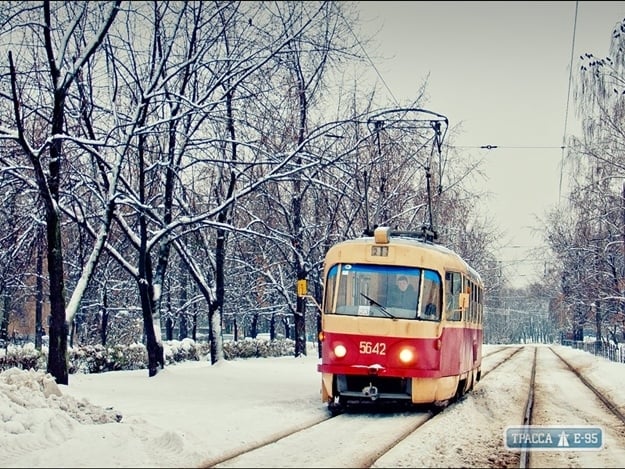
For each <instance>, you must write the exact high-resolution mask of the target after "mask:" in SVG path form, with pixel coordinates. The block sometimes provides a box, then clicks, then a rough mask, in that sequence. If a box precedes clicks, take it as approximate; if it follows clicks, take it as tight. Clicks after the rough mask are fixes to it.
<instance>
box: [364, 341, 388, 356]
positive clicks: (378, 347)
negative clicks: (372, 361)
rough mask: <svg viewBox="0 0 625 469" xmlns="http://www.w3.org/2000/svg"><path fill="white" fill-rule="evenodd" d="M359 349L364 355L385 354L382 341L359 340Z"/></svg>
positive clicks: (384, 346)
mask: <svg viewBox="0 0 625 469" xmlns="http://www.w3.org/2000/svg"><path fill="white" fill-rule="evenodd" d="M359 351H360V353H361V354H364V355H386V344H385V343H384V342H375V343H374V342H368V341H365V340H362V341H360V346H359Z"/></svg>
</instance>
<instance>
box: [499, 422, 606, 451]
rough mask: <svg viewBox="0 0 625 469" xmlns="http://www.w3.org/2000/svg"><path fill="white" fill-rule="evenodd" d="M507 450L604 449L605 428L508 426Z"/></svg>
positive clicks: (506, 433)
mask: <svg viewBox="0 0 625 469" xmlns="http://www.w3.org/2000/svg"><path fill="white" fill-rule="evenodd" d="M504 441H505V444H506V449H507V450H512V451H514V450H524V451H599V450H601V449H603V429H602V428H601V427H594V426H577V427H576V426H572V425H566V426H555V425H545V426H541V425H522V426H516V427H515V426H511V427H506V429H505V431H504Z"/></svg>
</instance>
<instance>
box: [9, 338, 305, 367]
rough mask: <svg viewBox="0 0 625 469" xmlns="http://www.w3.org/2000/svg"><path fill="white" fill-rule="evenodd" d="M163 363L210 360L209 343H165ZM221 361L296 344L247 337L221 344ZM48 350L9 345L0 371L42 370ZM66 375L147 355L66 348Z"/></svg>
mask: <svg viewBox="0 0 625 469" xmlns="http://www.w3.org/2000/svg"><path fill="white" fill-rule="evenodd" d="M163 349H164V354H165V364H166V365H171V364H175V363H177V362H182V361H187V360H193V361H200V360H210V344H208V343H205V342H195V341H194V340H192V339H183V340H168V341H164V342H163ZM223 350H224V358H225V359H226V360H232V359H235V358H255V357H279V356H289V355H293V354H294V352H295V342H294V341H293V340H291V339H277V340H272V341H269V340H267V339H250V338H246V339H243V340H239V341H236V342H235V341H224V343H223ZM47 359H48V347H46V346H43V347H42V348H41V351H39V350H37V349H36V348H35V345H34V344H33V343H27V344H24V345H8V346H6V347H3V348H0V372H1V371H4V370H8V369H9V368H13V367H16V368H21V369H24V370H27V369H32V370H45V369H46V367H47ZM68 362H69V367H68V372H69V373H70V374H71V373H102V372H105V371H119V370H139V369H145V368H147V366H148V353H147V350H146V348H145V346H144V345H143V344H139V343H135V344H131V345H113V346H108V347H105V346H103V345H85V346H78V347H76V346H75V347H69V349H68Z"/></svg>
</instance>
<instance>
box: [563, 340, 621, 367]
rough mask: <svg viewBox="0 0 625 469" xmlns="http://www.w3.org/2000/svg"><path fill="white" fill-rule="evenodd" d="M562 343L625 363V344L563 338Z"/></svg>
mask: <svg viewBox="0 0 625 469" xmlns="http://www.w3.org/2000/svg"><path fill="white" fill-rule="evenodd" d="M562 345H567V346H569V347H573V348H576V349H579V350H584V351H585V352H589V353H592V354H593V355H597V356H600V357H604V358H607V359H608V360H611V361H613V362H620V363H625V347H623V344H619V345H614V344H609V343H605V342H586V341H581V340H563V341H562Z"/></svg>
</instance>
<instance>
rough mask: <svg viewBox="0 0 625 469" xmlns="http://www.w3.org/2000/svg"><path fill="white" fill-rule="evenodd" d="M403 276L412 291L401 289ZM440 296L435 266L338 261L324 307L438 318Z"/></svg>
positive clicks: (332, 310) (381, 315) (384, 315)
mask: <svg viewBox="0 0 625 469" xmlns="http://www.w3.org/2000/svg"><path fill="white" fill-rule="evenodd" d="M400 277H405V278H406V280H407V283H408V285H409V288H410V287H411V288H412V290H413V293H412V294H408V295H406V294H403V295H402V294H401V293H400V292H399V290H398V285H399V281H400ZM398 295H400V296H401V297H403V299H402V300H398ZM441 300H442V281H441V276H440V274H439V273H438V272H437V271H435V270H430V269H424V268H419V267H405V266H388V265H376V264H348V263H345V264H343V263H339V264H335V265H333V266H332V267H331V268H330V269H329V271H328V275H327V278H326V290H325V299H324V307H323V308H324V314H336V315H346V316H369V317H379V318H387V319H412V320H429V321H439V320H440V317H441V304H442V301H441Z"/></svg>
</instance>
